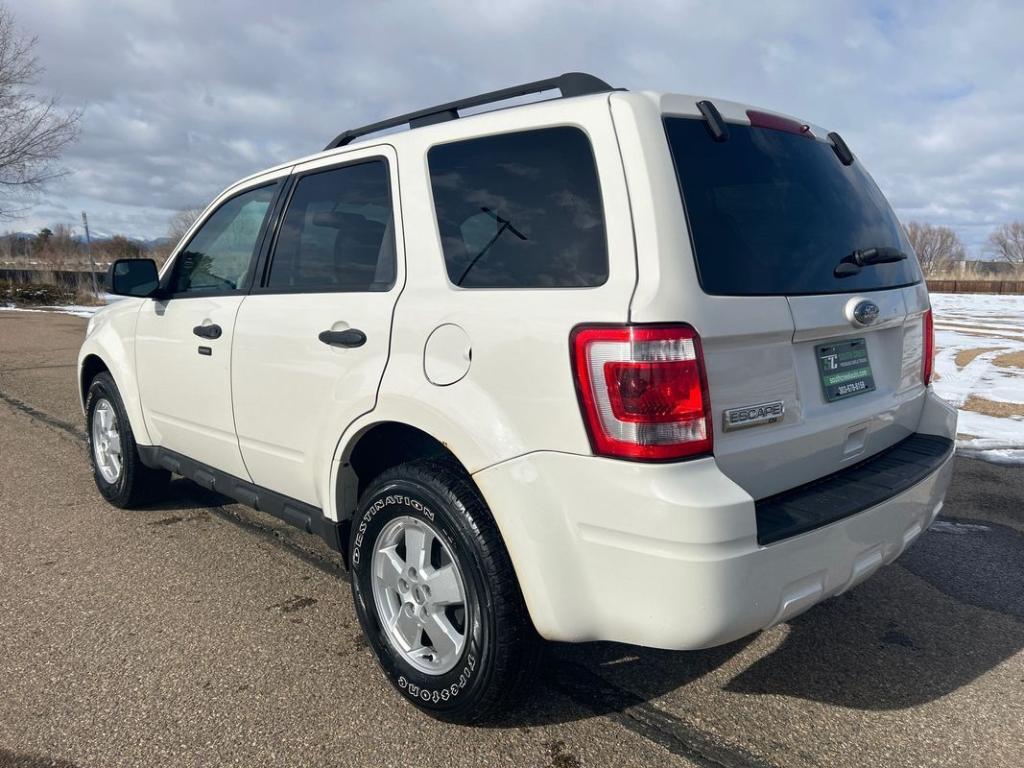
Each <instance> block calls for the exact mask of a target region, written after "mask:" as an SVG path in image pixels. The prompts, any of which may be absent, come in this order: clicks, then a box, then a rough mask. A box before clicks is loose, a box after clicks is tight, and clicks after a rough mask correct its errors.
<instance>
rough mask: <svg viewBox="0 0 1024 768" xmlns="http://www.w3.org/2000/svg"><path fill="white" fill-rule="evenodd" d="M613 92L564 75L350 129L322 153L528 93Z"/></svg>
mask: <svg viewBox="0 0 1024 768" xmlns="http://www.w3.org/2000/svg"><path fill="white" fill-rule="evenodd" d="M614 90H619V89H616V88H612V87H611V86H610V85H608V83H606V82H605V81H604V80H601V79H600V78H597V77H594V76H593V75H588V74H587V73H585V72H566V73H565V74H564V75H559V76H558V77H549V78H547V79H546V80H536V81H534V82H532V83H523V84H522V85H513V86H512V87H510V88H502V89H501V90H498V91H491V92H490V93H481V94H480V95H479V96H470V97H468V98H465V99H458V100H457V101H450V102H448V103H447V104H439V105H437V106H436V107H427V108H426V109H420V110H417V111H416V112H410V113H408V114H406V115H399V116H398V117H391V118H388V119H387V120H381V121H380V122H378V123H370V125H364V126H362V127H360V128H351V129H349V130H347V131H345V132H344V133H340V134H338V136H337V137H335V139H334V140H333V141H332V142H331V143H330V144H328V145H327V146H326V147H324V150H328V149H336V148H338V147H343V146H345V145H346V144H348V143H350V142H351V141H353V140H354V139H357V138H359V137H360V136H365V135H367V134H370V133H376V132H377V131H383V130H384V129H385V128H395V127H397V126H400V125H405V124H406V123H408V125H409V127H410V128H421V127H423V126H425V125H434V124H435V123H443V122H446V121H448V120H457V119H458V118H459V110H460V109H469V108H470V107H479V106H482V105H483V104H492V103H494V102H497V101H505V100H506V99H514V98H516V97H517V96H526V95H527V94H530V93H540V92H541V91H561V92H562V98H563V99H566V98H569V97H570V96H587V95H589V94H592V93H606V92H608V91H614Z"/></svg>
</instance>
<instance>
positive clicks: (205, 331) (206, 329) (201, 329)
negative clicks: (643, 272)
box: [192, 323, 223, 339]
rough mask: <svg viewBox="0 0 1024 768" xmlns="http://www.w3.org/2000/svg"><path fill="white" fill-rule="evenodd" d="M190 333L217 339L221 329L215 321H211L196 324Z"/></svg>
mask: <svg viewBox="0 0 1024 768" xmlns="http://www.w3.org/2000/svg"><path fill="white" fill-rule="evenodd" d="M192 333H194V334H195V335H196V336H199V337H201V338H204V339H219V338H220V335H221V334H222V333H223V330H221V327H220V326H219V325H217V324H216V323H211V324H210V325H197V326H196V327H195V328H193V329H192Z"/></svg>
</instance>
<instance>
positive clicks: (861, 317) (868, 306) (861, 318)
mask: <svg viewBox="0 0 1024 768" xmlns="http://www.w3.org/2000/svg"><path fill="white" fill-rule="evenodd" d="M881 311H882V310H880V309H879V308H878V305H877V304H875V302H873V301H861V302H858V303H857V306H855V307H854V308H853V321H854V322H855V323H856V324H857V325H862V326H865V325H871V324H872V323H873V322H875V320H877V319H878V314H879V313H880V312H881Z"/></svg>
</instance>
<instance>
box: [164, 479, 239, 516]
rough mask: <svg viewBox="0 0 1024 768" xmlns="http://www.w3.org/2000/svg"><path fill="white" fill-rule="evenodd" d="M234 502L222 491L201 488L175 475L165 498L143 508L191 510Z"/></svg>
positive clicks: (175, 510) (165, 510)
mask: <svg viewBox="0 0 1024 768" xmlns="http://www.w3.org/2000/svg"><path fill="white" fill-rule="evenodd" d="M234 503H235V500H234V499H231V498H229V497H227V496H225V495H224V494H222V493H217V492H216V491H211V490H209V489H207V488H203V487H202V486H201V485H198V484H196V483H194V482H193V481H191V480H187V479H185V478H183V477H175V478H174V479H173V480H171V484H170V485H169V486H168V489H167V494H166V496H165V498H163V499H162V500H161V501H158V502H156V503H153V504H147V505H146V507H145V509H146V511H148V512H162V511H163V512H167V511H170V512H192V511H194V510H199V509H210V508H215V507H221V506H224V505H225V504H234Z"/></svg>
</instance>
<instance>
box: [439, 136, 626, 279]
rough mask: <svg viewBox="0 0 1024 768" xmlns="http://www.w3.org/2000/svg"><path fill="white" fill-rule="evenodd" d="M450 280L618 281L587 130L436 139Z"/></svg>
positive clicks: (443, 242) (442, 229) (441, 224)
mask: <svg viewBox="0 0 1024 768" xmlns="http://www.w3.org/2000/svg"><path fill="white" fill-rule="evenodd" d="M427 161H428V163H429V166H430V184H431V187H432V190H433V195H434V208H435V210H436V212H437V226H438V230H439V232H440V235H441V245H442V248H443V250H444V259H445V266H446V267H447V270H448V278H449V279H450V280H451V281H452V283H454V284H455V285H459V286H462V287H465V288H585V287H592V286H597V285H601V284H602V283H604V282H605V281H606V280H607V279H608V247H607V241H606V237H605V226H604V214H603V211H602V207H601V192H600V186H599V184H598V180H597V168H596V166H595V164H594V153H593V150H592V149H591V146H590V141H589V139H588V138H587V136H586V134H584V133H583V131H581V130H579V129H578V128H569V127H564V128H563V127H560V128H544V129H540V130H535V131H524V132H521V133H507V134H503V135H500V136H487V137H483V138H479V139H470V140H468V141H458V142H453V143H451V144H443V145H441V146H437V147H433V148H432V149H431V150H430V152H429V153H428V155H427Z"/></svg>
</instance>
